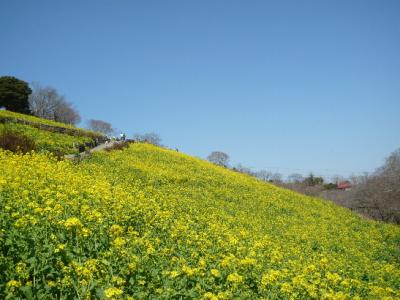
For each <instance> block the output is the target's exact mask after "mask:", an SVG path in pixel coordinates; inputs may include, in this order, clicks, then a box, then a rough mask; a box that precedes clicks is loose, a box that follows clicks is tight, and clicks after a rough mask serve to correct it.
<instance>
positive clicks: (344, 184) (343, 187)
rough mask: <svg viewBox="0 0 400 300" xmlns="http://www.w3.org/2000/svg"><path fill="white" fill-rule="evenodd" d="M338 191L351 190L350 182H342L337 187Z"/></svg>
mask: <svg viewBox="0 0 400 300" xmlns="http://www.w3.org/2000/svg"><path fill="white" fill-rule="evenodd" d="M337 188H338V190H342V191H347V190H350V189H351V183H350V181H348V180H345V181H341V182H339V183H338V185H337Z"/></svg>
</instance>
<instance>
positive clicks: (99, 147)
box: [64, 141, 119, 159]
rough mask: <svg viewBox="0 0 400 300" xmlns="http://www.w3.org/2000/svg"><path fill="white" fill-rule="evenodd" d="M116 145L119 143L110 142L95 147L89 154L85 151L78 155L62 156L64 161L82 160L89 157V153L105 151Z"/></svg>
mask: <svg viewBox="0 0 400 300" xmlns="http://www.w3.org/2000/svg"><path fill="white" fill-rule="evenodd" d="M117 143H119V141H111V142H108V143H103V144H100V145H97V146H96V147H94V148H92V149H90V150H89V152H86V151H85V152H81V153H79V154H67V155H64V157H65V158H66V159H82V158H84V157H85V156H87V155H89V154H90V153H93V152H97V151H102V150H105V149H107V148H109V147H112V146H114V145H115V144H117Z"/></svg>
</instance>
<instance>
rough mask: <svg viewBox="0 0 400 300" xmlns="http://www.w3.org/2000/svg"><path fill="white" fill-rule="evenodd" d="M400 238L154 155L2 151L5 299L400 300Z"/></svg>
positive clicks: (310, 201)
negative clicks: (59, 156)
mask: <svg viewBox="0 0 400 300" xmlns="http://www.w3.org/2000/svg"><path fill="white" fill-rule="evenodd" d="M399 244H400V229H399V227H398V226H395V225H389V224H383V223H378V222H374V221H367V220H364V219H362V218H360V217H359V216H357V215H355V214H353V213H351V212H350V211H349V210H347V209H344V208H341V207H338V206H337V205H335V204H333V203H330V202H328V201H324V200H321V199H316V198H311V197H306V196H302V195H300V194H296V193H294V192H291V191H288V190H283V189H280V188H278V187H275V186H273V185H270V184H267V183H264V182H261V181H258V180H256V179H255V178H252V177H250V176H247V175H243V174H240V173H235V172H232V171H230V170H227V169H224V168H221V167H217V166H214V165H212V164H210V163H208V162H205V161H202V160H199V159H196V158H193V157H190V156H188V155H184V154H181V153H178V152H176V151H171V150H166V149H162V148H159V147H155V146H151V145H147V144H132V145H131V146H130V147H129V148H127V149H124V150H120V151H114V152H109V153H96V154H93V155H92V156H90V157H89V158H88V159H86V160H84V161H83V162H81V163H78V164H74V163H73V162H70V161H57V160H56V159H55V158H52V157H51V156H49V155H48V154H37V153H33V154H27V155H19V154H12V153H10V152H5V151H2V150H0V270H1V272H0V298H1V299H14V298H18V297H19V298H28V299H29V298H30V299H74V298H76V299H365V298H367V299H399V298H400V262H399V256H400V255H399V254H400V248H399Z"/></svg>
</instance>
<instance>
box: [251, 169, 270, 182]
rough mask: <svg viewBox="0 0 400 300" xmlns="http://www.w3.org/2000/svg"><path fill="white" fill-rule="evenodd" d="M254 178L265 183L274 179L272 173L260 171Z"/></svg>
mask: <svg viewBox="0 0 400 300" xmlns="http://www.w3.org/2000/svg"><path fill="white" fill-rule="evenodd" d="M254 176H256V177H257V178H258V179H260V180H263V181H270V180H271V178H272V172H271V171H267V170H260V171H257V172H255V173H254Z"/></svg>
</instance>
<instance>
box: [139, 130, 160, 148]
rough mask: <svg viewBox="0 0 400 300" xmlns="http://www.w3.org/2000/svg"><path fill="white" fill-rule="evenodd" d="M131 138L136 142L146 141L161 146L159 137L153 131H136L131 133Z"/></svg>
mask: <svg viewBox="0 0 400 300" xmlns="http://www.w3.org/2000/svg"><path fill="white" fill-rule="evenodd" d="M133 139H134V140H136V141H138V142H146V143H150V144H153V145H157V146H161V137H160V136H159V135H158V134H157V133H154V132H149V133H144V134H140V133H136V134H134V135H133Z"/></svg>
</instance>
